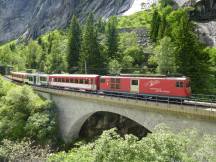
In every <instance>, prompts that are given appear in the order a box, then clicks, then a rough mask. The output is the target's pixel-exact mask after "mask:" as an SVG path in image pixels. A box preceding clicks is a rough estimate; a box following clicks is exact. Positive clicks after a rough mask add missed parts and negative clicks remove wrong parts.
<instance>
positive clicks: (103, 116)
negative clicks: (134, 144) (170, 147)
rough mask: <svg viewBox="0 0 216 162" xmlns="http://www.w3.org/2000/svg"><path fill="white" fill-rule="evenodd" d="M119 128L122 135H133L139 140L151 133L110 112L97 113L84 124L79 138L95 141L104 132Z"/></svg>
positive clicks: (118, 130)
mask: <svg viewBox="0 0 216 162" xmlns="http://www.w3.org/2000/svg"><path fill="white" fill-rule="evenodd" d="M114 127H115V128H117V132H118V133H119V134H120V135H122V136H123V135H125V134H133V135H135V136H137V137H139V138H142V137H145V136H146V135H147V134H148V133H150V131H149V130H148V129H146V128H145V127H144V126H142V125H140V124H139V123H137V122H135V121H133V120H131V119H129V118H127V117H124V116H121V115H119V114H115V113H110V112H96V113H94V114H93V115H91V116H90V117H89V118H88V119H87V120H86V121H85V123H84V124H83V126H82V128H81V130H80V133H79V137H80V138H82V139H94V138H96V137H98V136H99V135H101V134H102V132H103V131H104V130H109V129H111V128H114Z"/></svg>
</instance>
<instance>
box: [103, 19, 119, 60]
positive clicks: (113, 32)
mask: <svg viewBox="0 0 216 162" xmlns="http://www.w3.org/2000/svg"><path fill="white" fill-rule="evenodd" d="M106 36H107V42H106V45H107V54H108V57H109V58H112V59H114V58H115V59H117V58H118V48H119V37H118V30H117V18H116V17H111V18H110V19H109V21H108V23H107V28H106Z"/></svg>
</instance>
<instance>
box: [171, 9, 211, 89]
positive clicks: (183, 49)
mask: <svg viewBox="0 0 216 162" xmlns="http://www.w3.org/2000/svg"><path fill="white" fill-rule="evenodd" d="M168 21H169V23H170V24H171V27H172V28H171V29H172V32H171V37H172V39H173V41H174V44H175V46H176V64H177V67H178V68H177V72H178V73H181V74H184V75H186V76H189V77H191V80H192V90H193V92H196V93H200V92H208V90H207V89H209V88H208V85H209V84H208V81H209V76H208V74H209V56H208V54H207V53H205V52H203V50H204V48H203V46H202V44H201V43H200V42H199V41H198V40H199V39H198V36H197V35H196V34H195V33H194V25H193V24H192V23H191V22H190V20H189V17H188V9H179V10H176V11H173V12H172V13H171V14H170V15H169V17H168ZM198 76H199V78H198Z"/></svg>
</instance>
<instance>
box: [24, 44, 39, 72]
mask: <svg viewBox="0 0 216 162" xmlns="http://www.w3.org/2000/svg"><path fill="white" fill-rule="evenodd" d="M41 54H42V49H41V46H39V45H38V43H37V42H35V41H30V43H29V44H28V46H27V49H26V57H27V60H28V61H27V68H29V69H38V68H39V66H38V65H39V62H40V60H41Z"/></svg>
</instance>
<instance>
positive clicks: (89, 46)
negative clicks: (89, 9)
mask: <svg viewBox="0 0 216 162" xmlns="http://www.w3.org/2000/svg"><path fill="white" fill-rule="evenodd" d="M97 37H98V35H97V30H96V28H95V24H94V17H93V14H92V13H91V14H89V16H88V18H87V21H86V25H85V30H84V33H83V39H82V45H81V46H82V48H81V56H80V59H79V60H80V62H79V67H80V71H81V72H83V73H84V72H85V73H100V69H101V68H103V63H104V61H103V56H102V55H101V52H100V44H99V42H98V40H97ZM85 69H87V71H86V70H85Z"/></svg>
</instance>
